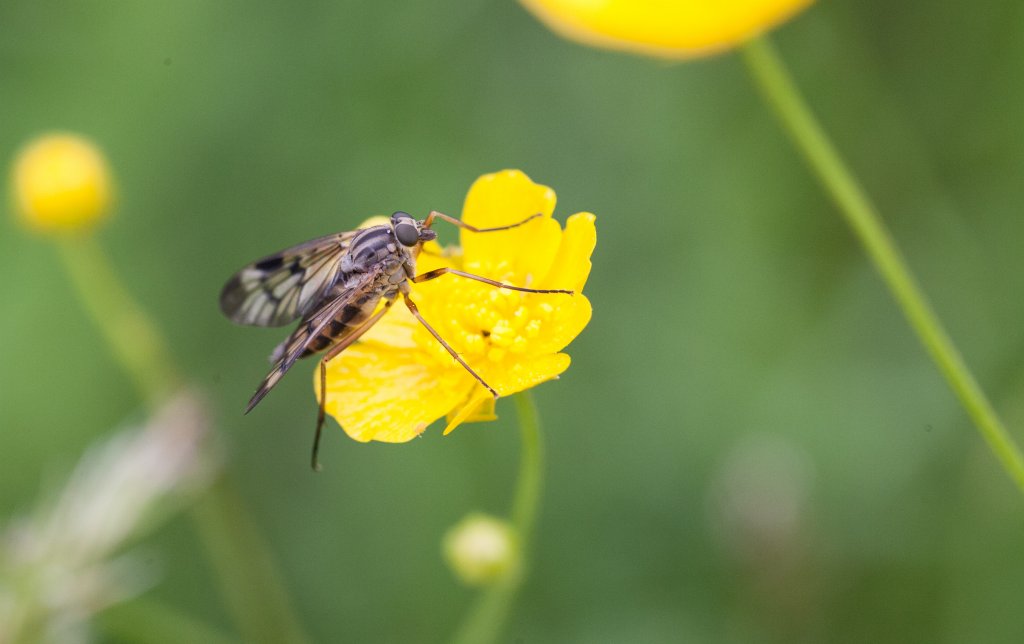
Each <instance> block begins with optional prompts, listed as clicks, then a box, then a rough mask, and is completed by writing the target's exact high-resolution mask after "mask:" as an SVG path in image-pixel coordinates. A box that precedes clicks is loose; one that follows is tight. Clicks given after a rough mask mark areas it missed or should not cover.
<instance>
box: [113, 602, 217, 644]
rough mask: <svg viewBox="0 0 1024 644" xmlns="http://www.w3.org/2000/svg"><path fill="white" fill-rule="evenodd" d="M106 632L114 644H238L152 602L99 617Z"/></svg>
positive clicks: (116, 608)
mask: <svg viewBox="0 0 1024 644" xmlns="http://www.w3.org/2000/svg"><path fill="white" fill-rule="evenodd" d="M99 622H100V624H101V625H102V627H103V631H104V632H105V633H107V634H108V635H112V636H113V637H114V639H115V640H117V641H122V642H134V643H135V644H178V643H180V642H203V644H236V642H237V640H235V639H232V638H230V637H228V636H227V635H225V634H224V633H221V632H220V631H218V630H216V629H214V628H213V627H211V626H209V625H207V624H204V623H202V622H200V621H198V620H196V619H194V618H192V617H190V616H188V615H183V614H181V613H179V612H178V611H176V610H175V609H173V608H171V607H170V606H167V605H166V604H162V603H160V602H156V601H153V600H149V599H143V598H137V599H133V600H131V601H130V602H127V603H124V604H117V605H115V606H113V607H111V608H108V609H107V610H105V611H103V613H102V614H101V615H100V616H99Z"/></svg>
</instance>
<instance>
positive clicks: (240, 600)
mask: <svg viewBox="0 0 1024 644" xmlns="http://www.w3.org/2000/svg"><path fill="white" fill-rule="evenodd" d="M58 248H59V249H60V256H61V259H62V260H63V262H64V267H65V268H66V269H67V273H68V277H69V279H70V280H71V283H72V284H73V285H74V287H75V291H76V293H77V295H78V298H79V300H80V301H81V303H82V306H83V307H84V308H85V310H86V311H87V312H88V313H89V315H90V316H91V317H92V319H93V322H95V324H96V326H97V327H98V328H99V331H100V333H101V334H102V335H103V337H104V338H105V339H106V341H107V345H108V346H109V348H110V350H111V353H113V355H114V357H116V358H117V360H118V362H120V364H121V366H122V367H123V368H124V370H125V371H126V372H127V373H128V375H129V376H130V377H131V379H132V382H133V384H134V385H135V387H136V388H137V389H138V390H139V394H140V395H141V397H142V399H143V400H145V401H146V404H147V406H149V407H150V409H155V408H156V407H158V406H159V404H160V403H162V402H163V401H164V400H165V399H166V398H167V397H168V396H169V395H170V394H171V393H173V392H174V390H175V388H176V386H177V385H178V384H179V383H180V379H179V377H178V375H177V373H178V372H177V370H176V369H175V368H174V362H173V360H172V357H171V353H170V351H168V350H167V345H166V343H165V341H164V338H163V335H162V334H161V333H160V331H159V330H158V328H157V326H156V325H155V324H154V323H153V322H152V321H151V320H150V319H149V317H148V316H147V315H146V314H145V312H144V310H143V309H142V307H141V306H139V305H138V304H137V303H136V302H135V300H134V299H133V298H132V296H131V295H130V294H129V292H128V289H127V288H125V286H124V285H123V284H122V283H121V280H120V278H119V277H118V273H117V271H116V270H115V268H114V266H113V265H112V264H111V262H110V261H109V259H108V258H107V256H106V254H104V252H103V250H102V248H100V246H99V244H98V243H97V242H96V240H95V238H93V237H92V236H88V235H86V236H81V237H66V238H62V239H60V240H59V244H58ZM191 516H192V518H193V520H194V521H195V523H196V526H197V531H198V533H199V535H200V538H201V539H202V540H203V542H204V545H205V546H206V549H207V552H208V555H209V556H210V559H211V564H212V567H213V570H214V572H215V573H216V574H217V576H218V577H219V580H220V585H221V589H222V591H223V592H224V594H225V596H226V598H227V603H228V608H229V609H230V611H231V613H232V616H233V617H234V619H235V621H236V623H237V625H238V628H239V630H241V631H242V633H243V634H244V635H245V638H246V641H250V642H279V641H287V642H303V641H305V640H306V638H305V636H304V635H303V631H302V629H301V627H300V626H299V622H298V620H297V619H296V616H295V613H294V611H293V610H292V607H291V604H290V602H289V601H288V597H287V595H286V593H285V591H284V584H283V583H282V582H281V578H280V575H279V574H278V573H277V569H276V566H275V565H274V563H273V557H272V556H271V554H270V547H269V546H268V545H267V543H266V542H265V541H264V540H263V539H262V538H261V537H260V535H259V532H258V530H257V528H256V524H255V522H254V521H253V520H252V518H251V517H250V516H249V515H248V514H247V513H246V512H245V504H244V502H243V500H242V499H241V498H240V497H239V496H238V494H236V493H234V491H233V489H231V488H230V487H229V485H228V484H227V482H226V481H225V477H224V475H221V476H220V478H219V480H218V481H216V482H214V484H213V485H212V486H211V487H210V489H209V490H207V492H206V495H205V497H204V498H203V499H202V500H201V501H200V502H199V503H198V504H197V505H196V507H195V508H193V510H192V512H191Z"/></svg>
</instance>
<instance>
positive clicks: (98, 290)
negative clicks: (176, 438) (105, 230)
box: [57, 235, 180, 408]
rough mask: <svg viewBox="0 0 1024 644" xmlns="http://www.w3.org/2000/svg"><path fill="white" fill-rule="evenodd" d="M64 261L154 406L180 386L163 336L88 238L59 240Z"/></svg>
mask: <svg viewBox="0 0 1024 644" xmlns="http://www.w3.org/2000/svg"><path fill="white" fill-rule="evenodd" d="M57 248H58V250H59V251H60V258H61V260H62V261H63V262H64V268H65V269H67V274H68V278H69V279H70V280H71V285H72V286H73V287H74V288H75V293H76V295H78V300H79V302H81V304H82V307H83V308H84V309H85V310H86V312H87V313H88V314H89V316H90V317H91V318H92V320H93V322H94V323H95V324H96V327H97V328H98V329H99V331H100V333H101V334H102V335H103V338H104V339H105V340H106V341H107V346H108V347H109V348H110V352H111V353H112V354H113V355H114V357H115V358H116V359H117V361H118V362H119V363H120V364H121V367H122V368H123V369H124V370H125V371H126V372H127V373H128V375H129V376H130V377H131V380H132V384H134V385H135V387H136V388H137V389H138V390H139V395H140V396H142V399H143V400H145V401H146V403H147V404H148V405H149V406H150V407H151V408H152V407H156V406H157V405H159V404H160V403H161V402H163V401H164V400H165V399H166V398H167V396H169V395H170V394H171V393H173V391H174V390H175V389H176V388H177V385H178V384H179V382H180V380H179V378H178V376H177V374H176V373H175V372H174V370H173V368H172V365H173V362H172V361H171V359H170V355H171V354H170V352H169V351H168V350H167V347H166V345H165V344H164V342H163V336H162V335H161V334H160V332H159V331H158V330H157V328H156V326H155V325H154V324H153V323H152V322H151V321H150V319H149V318H148V317H147V316H146V314H145V313H144V312H143V310H142V309H141V308H140V307H139V306H138V305H137V304H136V303H135V301H134V300H133V299H132V297H131V295H129V293H128V290H127V289H126V288H125V287H124V285H123V284H121V280H120V279H119V278H118V276H117V271H116V270H115V269H114V267H113V266H112V265H111V263H110V261H109V260H108V259H107V256H106V255H105V254H104V253H103V250H102V249H101V248H100V246H99V244H98V243H97V242H96V239H95V238H94V237H92V236H90V235H85V236H81V237H78V236H76V237H63V238H60V239H59V240H58V244H57Z"/></svg>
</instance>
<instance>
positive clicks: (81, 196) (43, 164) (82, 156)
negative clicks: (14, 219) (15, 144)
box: [11, 134, 113, 232]
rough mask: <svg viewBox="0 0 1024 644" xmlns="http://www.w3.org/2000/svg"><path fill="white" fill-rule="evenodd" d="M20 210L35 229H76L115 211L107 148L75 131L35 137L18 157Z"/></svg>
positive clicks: (15, 185)
mask: <svg viewBox="0 0 1024 644" xmlns="http://www.w3.org/2000/svg"><path fill="white" fill-rule="evenodd" d="M11 179H12V184H13V186H12V187H13V193H14V199H15V209H16V210H17V212H18V215H19V216H20V217H21V220H22V221H23V222H24V223H25V224H26V225H27V226H28V227H30V228H33V229H35V230H38V231H42V232H51V231H59V230H77V229H82V228H87V227H90V226H92V225H93V224H95V223H96V222H97V221H99V220H100V219H101V218H103V217H104V216H106V215H107V214H108V213H109V211H110V205H111V201H112V195H113V188H112V186H111V180H110V171H109V169H108V167H107V162H106V160H105V159H104V158H103V154H102V152H100V150H99V148H97V147H96V145H95V144H93V143H92V142H91V141H89V140H88V139H85V138H83V137H80V136H76V135H74V134H47V135H44V136H42V137H39V138H37V139H35V140H34V141H30V142H29V143H28V144H27V145H26V146H25V147H24V148H22V149H21V150H20V151H19V152H18V154H17V156H16V157H15V160H14V171H13V173H12V176H11Z"/></svg>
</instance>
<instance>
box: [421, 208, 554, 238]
mask: <svg viewBox="0 0 1024 644" xmlns="http://www.w3.org/2000/svg"><path fill="white" fill-rule="evenodd" d="M540 216H541V214H540V213H539V212H536V213H534V214H532V215H530V216H529V217H527V218H526V219H524V220H522V221H517V222H516V223H514V224H509V225H508V226H495V227H494V228H477V227H476V226H470V225H469V224H467V223H466V222H464V221H460V220H458V219H456V218H455V217H449V216H448V215H446V214H444V213H441V212H437V211H436V210H432V211H431V212H430V214H429V215H427V218H426V220H425V221H424V222H423V227H424V228H430V225H431V224H432V223H434V220H435V219H443V220H444V221H447V222H448V223H449V224H452V225H453V226H458V227H459V228H465V229H466V230H468V231H470V232H474V233H493V232H497V231H499V230H508V229H509V228H515V227H517V226H522V225H523V224H525V223H526V222H528V221H530V220H532V219H536V218H537V217H540Z"/></svg>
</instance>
